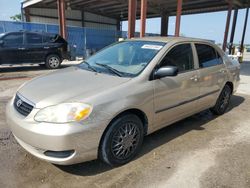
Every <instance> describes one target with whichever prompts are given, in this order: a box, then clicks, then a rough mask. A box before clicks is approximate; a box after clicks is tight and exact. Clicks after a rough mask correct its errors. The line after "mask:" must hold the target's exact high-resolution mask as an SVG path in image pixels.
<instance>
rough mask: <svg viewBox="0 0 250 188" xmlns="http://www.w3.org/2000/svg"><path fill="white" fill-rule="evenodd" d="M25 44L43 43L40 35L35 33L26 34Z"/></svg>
mask: <svg viewBox="0 0 250 188" xmlns="http://www.w3.org/2000/svg"><path fill="white" fill-rule="evenodd" d="M26 40H27V44H41V43H42V42H43V38H42V35H39V34H36V33H27V34H26Z"/></svg>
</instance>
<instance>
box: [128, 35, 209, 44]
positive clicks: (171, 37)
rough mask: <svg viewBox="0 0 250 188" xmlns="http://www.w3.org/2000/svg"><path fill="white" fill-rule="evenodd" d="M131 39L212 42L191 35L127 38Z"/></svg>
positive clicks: (167, 41)
mask: <svg viewBox="0 0 250 188" xmlns="http://www.w3.org/2000/svg"><path fill="white" fill-rule="evenodd" d="M129 40H131V41H152V42H165V43H169V42H175V43H177V42H208V43H211V44H214V43H213V42H212V41H211V40H206V39H199V38H191V37H173V36H168V37H142V38H132V39H129Z"/></svg>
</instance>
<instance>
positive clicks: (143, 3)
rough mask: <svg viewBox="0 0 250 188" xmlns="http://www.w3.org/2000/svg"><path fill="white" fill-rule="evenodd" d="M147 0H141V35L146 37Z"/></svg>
mask: <svg viewBox="0 0 250 188" xmlns="http://www.w3.org/2000/svg"><path fill="white" fill-rule="evenodd" d="M147 6H148V4H147V0H141V32H140V37H145V33H146V19H147Z"/></svg>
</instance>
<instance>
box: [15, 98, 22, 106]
mask: <svg viewBox="0 0 250 188" xmlns="http://www.w3.org/2000/svg"><path fill="white" fill-rule="evenodd" d="M22 104H23V101H22V100H21V99H19V100H18V101H17V102H16V105H17V107H20V106H21V105H22Z"/></svg>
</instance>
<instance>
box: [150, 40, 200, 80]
mask: <svg viewBox="0 0 250 188" xmlns="http://www.w3.org/2000/svg"><path fill="white" fill-rule="evenodd" d="M182 44H190V47H191V49H192V54H193V63H194V68H193V69H190V70H186V71H182V72H179V73H178V75H179V74H185V73H188V72H191V71H195V70H198V69H199V65H198V64H197V60H196V54H195V51H194V46H193V42H192V41H182V42H176V43H175V44H173V45H171V46H170V47H168V49H167V50H166V51H165V53H164V54H163V55H162V57H161V58H160V60H159V62H158V63H157V64H156V65H155V67H154V68H153V70H152V72H151V73H150V76H149V81H151V80H155V79H154V78H153V74H154V72H155V71H156V70H157V69H159V67H160V64H161V63H162V60H163V59H164V58H165V56H166V55H167V54H168V53H169V52H170V51H171V50H172V49H173V48H174V47H176V46H179V45H182ZM178 75H177V76H178Z"/></svg>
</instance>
